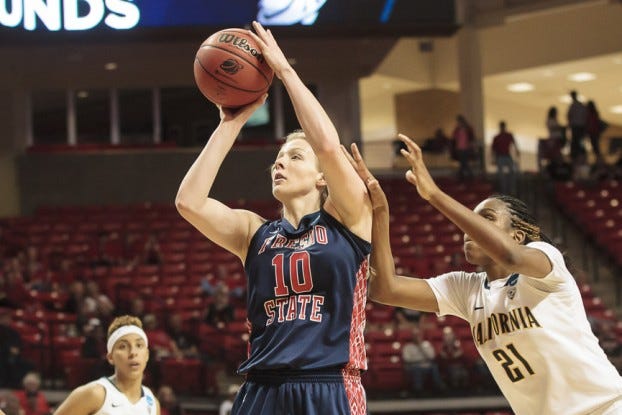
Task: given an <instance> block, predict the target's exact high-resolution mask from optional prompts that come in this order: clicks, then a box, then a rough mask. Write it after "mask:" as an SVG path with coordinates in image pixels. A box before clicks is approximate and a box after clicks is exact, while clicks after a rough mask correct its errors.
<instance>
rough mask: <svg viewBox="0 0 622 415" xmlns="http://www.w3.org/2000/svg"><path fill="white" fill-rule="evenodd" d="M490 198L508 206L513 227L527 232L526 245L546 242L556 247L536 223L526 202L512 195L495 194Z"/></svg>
mask: <svg viewBox="0 0 622 415" xmlns="http://www.w3.org/2000/svg"><path fill="white" fill-rule="evenodd" d="M490 197H491V199H497V200H500V201H502V202H504V203H505V204H506V205H507V206H508V209H509V210H510V215H511V220H512V226H513V227H514V228H516V229H519V230H521V231H523V232H525V235H526V240H525V243H529V242H534V241H544V242H547V243H549V244H551V245H554V244H553V241H552V240H551V238H549V237H548V236H546V235H545V234H544V233H542V229H541V228H540V226H539V225H538V224H537V223H536V218H535V217H534V216H533V214H532V213H531V211H530V210H529V208H528V207H527V204H526V203H525V202H523V201H522V200H520V199H517V198H515V197H514V196H510V195H502V194H495V195H492V196H490Z"/></svg>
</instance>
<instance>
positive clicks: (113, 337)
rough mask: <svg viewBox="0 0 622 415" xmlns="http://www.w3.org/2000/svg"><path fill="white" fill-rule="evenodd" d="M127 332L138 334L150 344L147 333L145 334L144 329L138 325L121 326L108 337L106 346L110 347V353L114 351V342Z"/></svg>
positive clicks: (146, 343)
mask: <svg viewBox="0 0 622 415" xmlns="http://www.w3.org/2000/svg"><path fill="white" fill-rule="evenodd" d="M126 334H138V335H139V336H140V337H141V338H142V339H143V340H144V341H145V345H146V346H149V341H148V340H147V335H146V334H145V332H144V331H143V329H141V328H140V327H138V326H134V325H128V326H121V327H119V328H118V329H116V330H115V331H113V332H112V334H111V335H110V337H108V344H107V345H106V348H107V349H108V353H110V352H112V348H113V347H114V344H115V343H116V342H117V341H118V340H119V339H120V338H121V337H123V336H125V335H126Z"/></svg>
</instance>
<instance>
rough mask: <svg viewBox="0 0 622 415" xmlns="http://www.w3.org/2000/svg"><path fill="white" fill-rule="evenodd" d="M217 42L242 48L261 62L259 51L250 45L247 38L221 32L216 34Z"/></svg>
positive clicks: (261, 57)
mask: <svg viewBox="0 0 622 415" xmlns="http://www.w3.org/2000/svg"><path fill="white" fill-rule="evenodd" d="M218 42H219V43H229V44H231V45H233V46H235V47H236V48H238V49H241V50H243V51H244V52H246V53H249V54H250V55H251V56H253V57H255V58H256V59H257V60H258V61H259V62H263V61H264V58H263V55H262V54H261V52H259V51H258V50H257V49H255V48H254V47H252V46H251V44H250V43H249V42H248V40H247V39H244V38H243V37H239V36H236V35H234V34H231V33H222V34H221V35H220V36H218Z"/></svg>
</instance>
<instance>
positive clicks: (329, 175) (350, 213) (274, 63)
mask: <svg viewBox="0 0 622 415" xmlns="http://www.w3.org/2000/svg"><path fill="white" fill-rule="evenodd" d="M253 28H254V29H255V32H256V34H254V37H255V39H256V41H257V43H258V45H259V46H260V48H261V50H262V54H263V55H264V57H265V59H266V61H267V62H268V63H269V64H270V66H271V67H272V69H273V70H274V74H275V75H276V76H277V77H278V78H279V79H280V80H281V81H282V82H283V85H284V86H285V89H286V90H287V93H288V94H289V96H290V99H291V101H292V104H293V106H294V110H295V112H296V117H297V118H298V121H299V123H300V126H301V127H302V129H303V131H304V132H305V135H306V138H307V140H308V142H309V144H310V145H311V147H312V148H313V151H314V152H315V154H316V156H317V157H318V159H319V161H320V166H321V170H322V172H323V174H324V177H325V178H326V182H327V184H328V189H329V192H328V194H329V196H328V203H327V206H326V208H327V210H329V211H331V209H334V210H335V211H336V212H331V213H332V214H335V213H336V215H337V216H338V218H339V219H340V221H341V222H343V223H344V224H345V225H346V226H348V227H349V228H350V229H351V230H352V231H353V232H354V233H356V234H357V235H359V236H361V237H362V238H363V239H367V240H368V239H369V237H370V235H369V232H370V231H369V229H370V224H369V219H370V218H371V214H370V205H369V199H368V198H367V196H366V191H365V186H364V184H363V183H362V182H361V181H360V179H359V178H358V177H357V175H356V173H355V172H354V171H353V170H352V168H351V166H350V164H349V163H348V161H347V159H346V158H345V157H344V155H343V154H342V152H341V150H340V141H339V135H338V133H337V130H336V129H335V126H334V125H333V122H332V121H331V119H330V118H329V116H328V115H327V114H326V111H325V110H324V108H323V107H322V105H321V104H320V102H319V101H318V100H317V98H316V97H315V96H314V95H313V93H312V92H311V91H310V90H309V88H307V86H306V85H305V84H304V83H303V81H302V80H301V79H300V77H299V76H298V74H297V73H296V71H295V70H294V68H293V67H292V66H291V65H290V63H289V62H288V60H287V58H286V57H285V55H284V54H283V51H282V50H281V48H280V47H279V45H278V44H277V42H276V40H275V38H274V36H273V35H272V32H271V31H270V30H269V29H268V30H266V29H264V28H263V26H261V24H259V23H257V22H253Z"/></svg>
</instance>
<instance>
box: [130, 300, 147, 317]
mask: <svg viewBox="0 0 622 415" xmlns="http://www.w3.org/2000/svg"><path fill="white" fill-rule="evenodd" d="M145 313H146V310H145V300H143V298H142V297H139V296H136V297H133V298H132V300H131V301H130V310H129V314H130V315H132V316H136V317H138V318H140V319H141V320H142V319H144V318H145Z"/></svg>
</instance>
